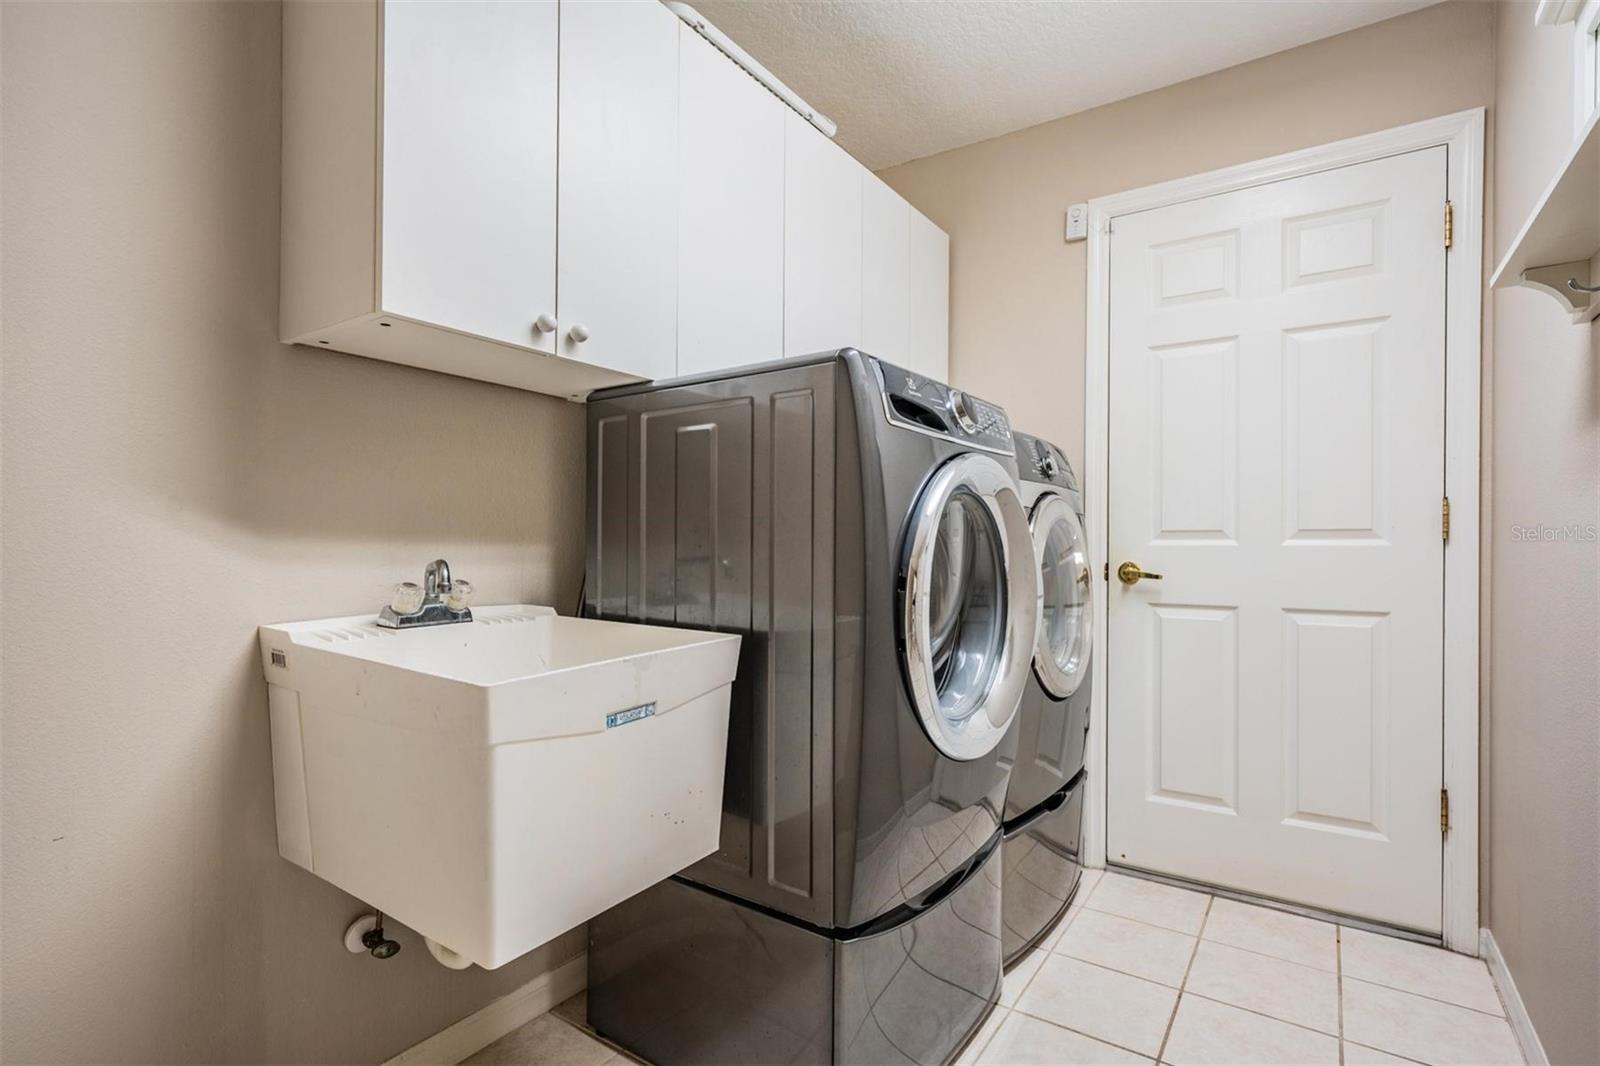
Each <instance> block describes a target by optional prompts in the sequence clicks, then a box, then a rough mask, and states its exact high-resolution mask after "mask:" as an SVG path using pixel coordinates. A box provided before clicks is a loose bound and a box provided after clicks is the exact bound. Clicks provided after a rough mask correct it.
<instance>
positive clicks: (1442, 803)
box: [1439, 788, 1450, 833]
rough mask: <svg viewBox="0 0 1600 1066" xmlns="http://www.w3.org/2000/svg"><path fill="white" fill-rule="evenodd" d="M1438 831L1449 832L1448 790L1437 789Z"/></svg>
mask: <svg viewBox="0 0 1600 1066" xmlns="http://www.w3.org/2000/svg"><path fill="white" fill-rule="evenodd" d="M1439 832H1440V833H1448V832H1450V790H1449V789H1448V788H1441V789H1440V790H1439Z"/></svg>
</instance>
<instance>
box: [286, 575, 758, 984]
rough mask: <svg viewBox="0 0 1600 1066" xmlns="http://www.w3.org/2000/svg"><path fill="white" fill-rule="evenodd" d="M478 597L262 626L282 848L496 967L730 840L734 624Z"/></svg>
mask: <svg viewBox="0 0 1600 1066" xmlns="http://www.w3.org/2000/svg"><path fill="white" fill-rule="evenodd" d="M473 615H474V620H473V621H471V622H461V623H455V624H450V625H440V626H432V627H427V628H416V629H399V630H395V629H383V628H380V627H379V626H377V625H376V624H375V622H376V616H375V615H360V616H355V617H350V618H332V619H327V620H325V621H320V622H294V623H289V624H286V625H272V626H263V627H262V628H261V630H260V635H261V661H262V668H263V670H264V672H265V674H266V678H267V683H268V684H267V688H268V692H269V694H270V706H271V714H272V768H273V784H274V791H275V794H276V798H277V811H278V851H279V853H280V854H282V855H283V857H284V858H286V859H288V860H290V861H291V862H294V863H298V864H299V865H301V866H304V867H305V868H306V869H307V870H310V871H311V872H312V873H314V874H316V875H317V876H319V877H322V878H325V879H326V880H328V881H331V882H332V883H333V884H335V885H338V886H339V887H340V888H342V889H344V890H345V891H346V892H349V893H350V894H351V895H354V896H356V897H358V898H360V899H361V900H363V901H365V902H366V903H368V904H370V905H372V906H373V907H376V908H378V909H380V910H382V911H384V912H385V913H387V914H390V915H393V917H394V918H395V919H396V920H397V921H400V922H402V923H404V924H405V925H408V926H410V927H411V928H412V929H415V930H417V931H418V932H420V933H422V934H423V935H425V936H426V937H428V938H429V939H431V940H433V941H435V942H437V943H438V944H440V945H443V946H444V948H446V949H448V950H449V952H454V953H456V955H458V956H459V957H460V959H463V960H466V961H471V962H475V963H477V964H478V965H480V966H484V967H486V968H489V969H493V968H495V967H497V966H501V965H503V964H505V963H507V962H510V961H511V960H512V959H514V958H516V957H517V956H519V955H521V954H523V953H524V952H527V951H529V950H531V949H533V948H535V947H538V946H539V945H540V944H543V943H545V942H546V941H548V940H549V939H551V938H552V937H554V936H556V935H557V934H559V933H562V932H564V931H566V930H568V929H571V928H573V927H574V926H577V925H579V924H580V923H582V922H584V921H587V920H588V919H589V918H591V917H593V916H594V915H596V914H599V913H600V912H601V911H603V910H605V909H606V908H608V907H610V906H612V905H613V904H616V903H619V902H621V901H622V900H624V899H626V898H628V897H629V896H631V895H633V894H634V893H636V892H639V891H640V890H642V889H644V888H647V887H648V886H650V885H652V884H654V883H656V882H657V881H660V880H661V879H662V878H665V877H667V876H669V875H671V874H673V873H676V872H677V871H679V870H681V869H683V868H684V867H686V866H688V865H690V864H691V863H694V862H696V861H697V860H699V859H701V858H703V857H705V856H706V855H709V854H711V853H712V852H713V851H715V850H716V848H717V842H718V833H719V829H720V823H721V809H722V776H723V765H724V759H725V755H726V750H727V741H728V698H729V692H730V686H731V684H732V682H733V677H734V672H735V669H736V667H737V662H738V657H739V638H738V637H737V636H729V635H725V634H720V633H705V632H699V631H694V630H685V629H672V628H667V627H663V626H644V625H630V624H627V623H622V622H600V621H595V620H591V619H581V618H563V617H560V616H558V615H556V613H555V612H554V611H553V610H552V609H550V608H549V607H532V606H526V605H515V606H507V607H474V608H473ZM461 964H463V965H464V964H465V962H462V963H461Z"/></svg>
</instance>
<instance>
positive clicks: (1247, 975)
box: [1183, 923, 1339, 1035]
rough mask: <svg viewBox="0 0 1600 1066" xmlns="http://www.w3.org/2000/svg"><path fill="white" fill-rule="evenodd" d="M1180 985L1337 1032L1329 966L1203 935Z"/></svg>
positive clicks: (1335, 987)
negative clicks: (1279, 956)
mask: <svg viewBox="0 0 1600 1066" xmlns="http://www.w3.org/2000/svg"><path fill="white" fill-rule="evenodd" d="M1208 924H1209V923H1208ZM1183 990H1184V992H1186V993H1188V992H1193V993H1194V994H1195V995H1197V996H1205V997H1206V998H1207V999H1217V1000H1221V1001H1222V1002H1224V1003H1228V1004H1232V1005H1233V1006H1235V1007H1243V1008H1245V1009H1246V1010H1253V1011H1255V1012H1257V1013H1258V1014H1266V1015H1269V1016H1271V1017H1273V1018H1277V1019H1278V1020H1279V1021H1284V1022H1293V1023H1294V1024H1296V1025H1303V1026H1306V1027H1307V1028H1309V1029H1320V1030H1322V1031H1323V1032H1325V1033H1331V1034H1334V1035H1338V1032H1339V978H1338V975H1336V974H1332V973H1329V972H1328V971H1327V970H1318V969H1315V968H1313V967H1310V966H1301V965H1300V964H1299V963H1295V962H1286V961H1284V960H1283V959H1275V958H1272V957H1271V956H1270V955H1258V954H1256V953H1255V952H1253V951H1244V950H1242V949H1240V948H1235V947H1229V946H1228V945H1227V944H1217V943H1213V942H1212V941H1210V940H1202V941H1201V942H1200V950H1199V951H1197V952H1195V957H1194V965H1193V966H1191V967H1190V968H1189V980H1188V981H1187V982H1186V983H1185V984H1184V986H1183Z"/></svg>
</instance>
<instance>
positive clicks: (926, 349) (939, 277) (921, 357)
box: [907, 211, 950, 382]
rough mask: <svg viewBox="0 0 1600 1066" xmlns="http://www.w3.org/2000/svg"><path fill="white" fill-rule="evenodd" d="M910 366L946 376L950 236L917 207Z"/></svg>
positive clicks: (937, 376) (937, 378) (929, 375)
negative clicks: (925, 216)
mask: <svg viewBox="0 0 1600 1066" xmlns="http://www.w3.org/2000/svg"><path fill="white" fill-rule="evenodd" d="M910 249H911V251H910V256H911V286H910V289H911V291H910V306H911V317H910V322H909V323H908V325H907V334H908V336H909V337H910V345H911V369H912V370H915V371H916V372H917V373H919V374H921V375H922V376H923V377H927V378H933V379H934V380H935V381H944V382H948V381H949V380H950V238H949V237H948V236H947V235H946V234H945V232H944V230H942V229H940V228H939V227H938V226H935V225H934V224H933V223H932V222H929V221H928V220H927V219H926V218H924V217H923V216H922V213H921V212H919V211H912V212H911V240H910Z"/></svg>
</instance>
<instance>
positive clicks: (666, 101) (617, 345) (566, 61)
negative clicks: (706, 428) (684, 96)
mask: <svg viewBox="0 0 1600 1066" xmlns="http://www.w3.org/2000/svg"><path fill="white" fill-rule="evenodd" d="M511 6H515V5H511ZM678 25H679V23H678V18H677V16H675V15H674V14H672V12H670V11H668V10H667V9H666V8H665V7H663V6H662V5H661V4H659V3H657V2H656V0H622V2H616V3H598V2H593V0H577V2H568V3H563V4H562V5H561V107H560V114H561V135H560V152H559V153H558V160H559V166H560V175H561V195H560V202H559V203H558V204H557V217H558V219H559V223H558V230H559V233H560V236H561V255H560V258H559V261H558V263H557V267H556V270H557V281H556V284H557V288H558V290H559V293H560V308H559V310H558V311H557V312H556V314H557V317H558V318H559V319H560V326H559V330H558V332H559V333H560V337H559V339H558V343H559V349H558V353H559V354H560V355H564V356H567V357H569V358H572V359H581V360H582V361H584V362H586V363H594V364H597V365H599V366H604V367H608V368H610V369H612V370H620V371H622V372H624V373H628V374H637V375H638V376H640V377H642V378H666V377H671V376H672V374H673V372H674V370H675V369H676V366H677V340H678V329H677V312H678V283H677V278H678Z"/></svg>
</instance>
